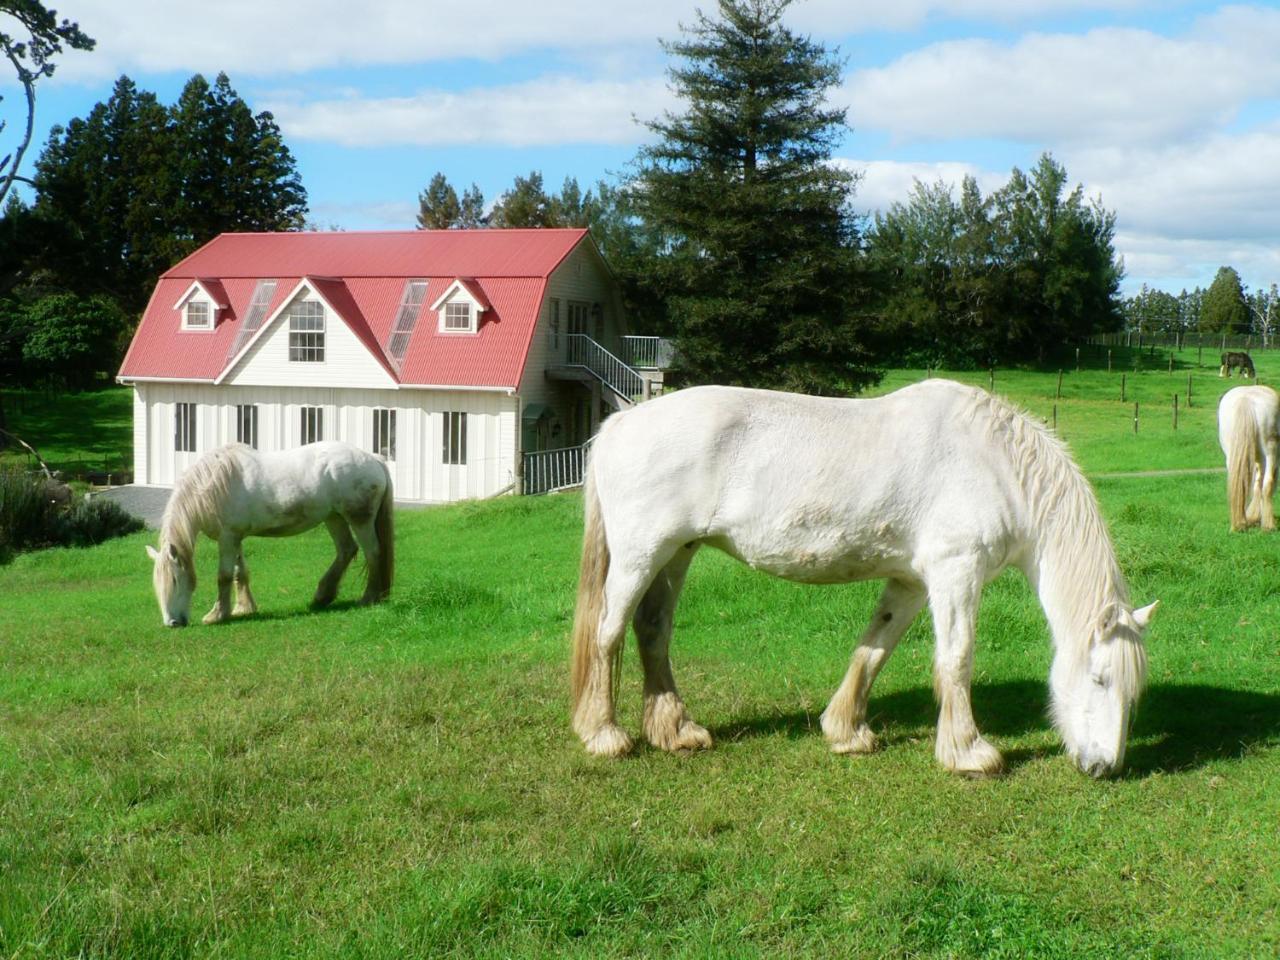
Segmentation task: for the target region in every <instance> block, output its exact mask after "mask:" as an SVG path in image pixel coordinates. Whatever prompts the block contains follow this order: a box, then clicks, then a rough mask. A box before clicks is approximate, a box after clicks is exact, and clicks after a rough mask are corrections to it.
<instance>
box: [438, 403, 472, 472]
mask: <svg viewBox="0 0 1280 960" xmlns="http://www.w3.org/2000/svg"><path fill="white" fill-rule="evenodd" d="M442 416H443V418H444V421H443V423H442V425H441V439H442V440H443V445H442V450H441V454H442V462H444V463H457V464H465V463H466V462H467V415H466V414H465V413H448V412H446V413H444V414H442Z"/></svg>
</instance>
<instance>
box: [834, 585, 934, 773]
mask: <svg viewBox="0 0 1280 960" xmlns="http://www.w3.org/2000/svg"><path fill="white" fill-rule="evenodd" d="M926 597H927V594H926V593H925V589H924V585H923V584H920V583H913V582H907V581H903V580H890V581H889V582H888V583H887V584H885V588H884V593H882V594H881V595H880V602H879V603H878V604H877V605H876V611H875V613H874V614H872V616H871V623H870V624H868V625H867V629H866V630H865V631H863V634H862V638H861V639H860V640H859V641H858V646H857V648H856V649H855V650H854V651H853V659H852V661H851V662H850V664H849V670H848V672H847V673H846V674H845V675H844V682H843V683H841V684H840V689H839V690H837V691H836V692H835V696H833V697H832V698H831V702H830V703H829V704H827V709H826V710H824V711H822V732H823V734H825V735H826V738H827V741H828V742H829V743H830V744H831V749H832V751H833V752H834V753H870V752H871V751H872V750H874V749H875V747H876V736H875V734H874V733H872V732H871V728H870V727H869V726H867V698H868V696H870V694H871V685H872V684H873V683H875V681H876V675H877V674H879V672H880V668H881V667H883V666H884V664H885V661H887V660H888V659H889V656H890V654H892V653H893V650H894V648H895V647H896V646H897V645H898V641H899V640H901V639H902V635H903V634H904V633H906V632H907V628H908V627H909V626H911V622H912V621H913V620H915V618H916V614H918V613H919V612H920V610H921V608H922V607H923V606H924V604H925V599H926Z"/></svg>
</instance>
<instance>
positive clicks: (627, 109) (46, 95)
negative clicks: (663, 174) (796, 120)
mask: <svg viewBox="0 0 1280 960" xmlns="http://www.w3.org/2000/svg"><path fill="white" fill-rule="evenodd" d="M49 5H53V6H56V7H57V9H58V12H59V14H60V15H61V16H66V17H69V18H71V19H74V20H77V21H78V22H79V23H80V25H81V27H82V28H83V29H84V30H86V31H87V32H88V33H89V34H90V35H92V36H93V37H95V38H96V39H97V41H98V47H97V49H96V50H95V51H94V52H92V53H89V54H83V53H70V54H67V55H65V56H64V57H63V59H62V61H61V65H60V66H59V69H58V72H57V74H56V75H55V76H54V77H53V78H52V79H51V80H48V81H45V82H44V83H43V84H42V86H41V87H40V90H39V97H40V99H39V104H38V116H37V145H36V146H35V147H33V150H32V153H31V155H29V157H28V162H27V164H26V167H27V168H28V169H27V172H29V168H30V164H31V161H32V160H34V155H35V154H36V153H38V148H39V145H41V144H43V142H44V140H45V139H46V137H47V132H48V129H49V127H50V126H52V125H53V124H55V123H65V122H66V121H67V120H69V119H70V118H72V117H76V116H84V115H85V114H86V113H87V112H88V111H89V110H90V109H91V108H92V106H93V105H94V103H96V102H98V101H100V100H105V99H106V98H107V97H108V96H109V95H110V91H111V86H112V84H113V82H114V80H115V78H116V77H117V76H119V75H120V74H121V73H127V74H128V75H129V76H130V77H132V78H133V79H134V80H135V81H136V82H137V83H138V84H139V85H140V86H142V87H143V88H146V89H149V90H153V91H155V92H156V93H157V94H158V95H159V96H160V97H161V99H162V100H164V101H165V102H172V101H173V100H174V99H175V98H176V96H177V92H178V91H179V90H180V89H181V87H182V84H183V83H184V82H185V81H186V80H187V79H188V78H189V77H190V76H191V75H192V74H193V73H195V72H202V73H205V74H206V75H208V76H210V77H212V76H213V75H214V74H216V73H217V72H218V71H219V70H225V71H226V72H227V73H228V75H229V76H230V77H231V81H232V84H233V86H234V87H235V88H236V90H237V91H238V92H239V93H240V95H241V96H242V97H244V98H245V99H246V100H247V101H248V102H249V103H250V105H251V106H252V107H253V108H254V109H255V110H271V111H272V112H273V113H274V114H275V116H276V119H277V121H278V122H279V124H280V126H281V128H282V129H283V131H284V134H285V139H286V142H287V143H288V144H289V146H290V148H291V149H292V150H293V152H294V154H295V155H296V156H297V158H298V166H299V170H300V172H301V174H302V179H303V183H304V184H305V186H306V188H307V191H308V194H309V197H310V205H311V218H312V220H313V221H314V222H315V223H316V224H318V225H320V226H322V227H329V226H338V227H342V228H345V229H370V228H380V229H386V228H397V229H399V228H409V227H412V225H413V223H414V215H415V213H416V210H417V196H418V192H419V191H420V190H422V188H423V187H424V186H425V185H426V183H427V181H428V180H429V179H430V178H431V176H432V175H433V174H434V173H435V172H436V171H443V172H444V173H445V174H446V176H448V178H449V179H450V181H451V182H452V183H454V185H455V186H457V187H458V188H459V190H461V189H462V188H463V187H465V186H467V185H469V184H471V183H473V182H474V183H476V184H477V185H478V186H479V187H480V189H481V190H482V191H483V193H484V195H485V198H486V200H488V201H490V202H492V201H493V200H494V199H496V198H497V197H498V195H499V194H501V192H502V191H503V190H505V189H507V188H508V187H510V185H511V183H512V180H513V179H514V178H515V176H517V175H526V174H528V173H529V172H530V171H531V170H539V171H541V172H542V174H543V177H544V179H545V182H546V184H547V186H548V187H549V188H552V189H555V188H558V187H559V185H560V184H561V183H562V182H563V180H564V178H565V177H566V176H574V177H576V178H577V179H578V182H579V183H580V184H581V185H582V186H583V187H584V188H586V187H588V186H590V185H592V184H594V183H595V182H596V181H597V180H601V179H605V180H612V179H613V178H614V177H615V176H616V175H617V174H618V173H620V172H622V171H624V170H625V169H626V167H627V164H628V162H629V161H630V159H631V158H632V157H633V156H634V154H635V151H636V148H637V147H638V146H639V145H640V144H641V143H642V142H643V141H644V138H645V137H646V130H645V128H644V127H643V125H642V124H640V123H637V122H635V119H634V118H639V119H641V120H644V119H651V118H654V117H656V116H658V115H659V114H660V113H661V112H662V111H663V110H664V109H677V110H678V109H679V106H680V105H679V103H678V101H676V100H674V99H673V97H672V96H671V93H670V91H669V90H668V88H667V85H666V80H665V75H664V70H665V67H666V65H667V61H666V59H665V56H664V54H663V53H662V50H661V48H660V47H659V44H658V38H660V37H661V38H666V39H675V38H678V36H679V34H680V31H679V24H680V23H681V22H685V23H688V22H691V21H692V20H693V18H694V11H695V9H696V8H697V7H698V6H699V5H701V6H703V7H704V8H711V7H713V6H714V4H713V3H702V4H697V3H694V2H686V0H645V2H643V3H637V2H628V0H621V2H613V3H599V2H594V3H593V2H584V0H541V2H539V3H537V4H531V3H529V2H527V0H518V2H517V0H470V2H468V3H467V4H457V3H447V4H446V3H442V2H439V0H428V2H423V0H368V2H367V3H366V4H364V5H354V4H351V3H348V2H338V0H307V2H302V0H272V2H271V3H262V2H261V0H223V2H221V3H219V4H216V5H213V6H210V5H208V4H207V3H195V2H192V0H52V3H51V4H49ZM786 19H787V22H788V23H789V24H790V25H791V26H793V28H795V29H796V30H797V31H799V32H802V33H806V34H808V35H810V36H811V37H813V38H814V39H815V40H819V41H821V42H823V43H824V44H826V45H828V46H829V47H832V48H838V49H839V52H840V54H841V55H842V56H843V57H844V58H845V60H846V65H845V76H844V82H843V84H842V85H841V87H840V88H839V89H838V90H836V91H834V92H833V95H832V99H833V102H835V103H836V104H838V105H840V106H847V107H848V111H849V112H848V118H849V123H850V126H851V128H852V129H851V130H850V132H849V133H848V135H847V136H846V137H845V140H844V143H843V144H842V145H841V146H840V148H839V149H838V150H837V151H836V153H837V158H838V160H839V162H841V163H844V164H847V165H848V166H849V167H850V168H851V169H854V170H857V171H859V172H861V173H862V174H863V179H862V181H861V184H860V186H859V190H858V196H857V206H858V208H859V209H860V210H862V211H864V212H868V213H870V212H873V211H875V210H877V209H883V208H884V207H885V206H887V205H888V204H890V203H892V202H894V201H899V200H904V199H906V197H907V194H908V191H909V190H910V188H911V185H912V181H913V178H919V179H922V180H925V181H929V182H932V181H935V180H937V179H940V178H941V179H944V180H947V181H949V182H958V180H959V178H960V177H961V176H963V175H964V174H966V173H968V174H972V175H974V176H976V177H977V178H978V181H979V183H980V184H981V185H982V187H983V189H984V191H989V190H992V189H995V188H997V187H998V186H1000V185H1001V184H1002V183H1003V182H1004V180H1005V179H1006V178H1007V176H1008V174H1009V171H1010V169H1011V168H1012V167H1013V166H1015V165H1016V166H1020V167H1022V168H1023V169H1026V168H1028V167H1029V166H1031V165H1032V164H1034V163H1035V161H1036V159H1037V158H1038V156H1039V155H1040V154H1041V153H1042V152H1044V151H1050V152H1052V153H1053V154H1054V156H1055V157H1056V158H1057V159H1058V160H1059V161H1060V162H1062V163H1063V164H1064V165H1065V166H1066V168H1067V171H1068V174H1069V175H1070V177H1071V180H1072V182H1073V183H1075V182H1079V183H1082V184H1083V185H1084V187H1085V189H1086V191H1087V192H1088V193H1089V194H1090V195H1094V196H1100V197H1101V200H1102V203H1103V205H1104V206H1105V207H1106V208H1107V209H1110V210H1114V211H1115V212H1116V214H1117V224H1118V228H1117V243H1116V245H1117V249H1118V250H1119V252H1120V253H1121V254H1122V255H1123V256H1124V258H1125V264H1126V269H1127V278H1126V280H1125V284H1124V286H1125V290H1126V291H1127V292H1132V291H1133V290H1136V289H1137V288H1138V287H1139V286H1140V285H1141V284H1143V283H1147V284H1150V285H1151V286H1154V287H1159V288H1162V289H1167V290H1170V291H1172V292H1177V291H1178V290H1180V289H1182V288H1184V287H1191V286H1195V285H1197V284H1199V285H1202V286H1207V285H1208V283H1209V282H1210V281H1211V280H1212V278H1213V275H1214V273H1215V272H1216V270H1217V269H1218V267H1219V266H1222V265H1224V264H1230V265H1232V266H1234V267H1236V268H1237V269H1238V270H1239V271H1240V273H1241V276H1242V277H1243V279H1244V280H1245V282H1246V284H1247V285H1248V286H1249V287H1251V288H1256V287H1260V286H1270V284H1271V283H1273V282H1280V9H1277V8H1276V6H1275V5H1273V4H1271V3H1266V4H1257V3H1255V4H1248V3H1245V4H1221V3H1197V2H1179V0H1163V2H1155V0H950V2H940V0H896V2H889V3H882V2H855V0H798V2H796V3H795V4H794V5H793V6H792V7H791V8H790V10H789V11H788V14H787V17H786ZM0 94H2V95H3V96H4V97H5V101H4V102H3V103H0V115H4V116H9V117H10V118H11V122H12V118H13V111H14V109H15V108H17V107H19V106H21V94H20V91H19V90H17V89H16V87H15V85H14V84H13V83H12V81H11V79H10V78H9V77H8V76H4V77H3V80H2V81H0ZM14 126H16V124H14V125H11V127H10V132H6V133H5V134H4V135H2V136H3V138H4V143H5V144H7V143H8V142H9V141H10V140H11V138H12V133H11V131H12V130H13V129H14Z"/></svg>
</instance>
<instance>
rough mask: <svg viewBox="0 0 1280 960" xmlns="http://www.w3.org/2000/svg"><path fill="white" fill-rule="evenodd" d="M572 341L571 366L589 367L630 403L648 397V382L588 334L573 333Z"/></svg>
mask: <svg viewBox="0 0 1280 960" xmlns="http://www.w3.org/2000/svg"><path fill="white" fill-rule="evenodd" d="M568 341H569V342H568V344H567V347H568V354H567V362H568V363H569V364H571V365H573V366H578V367H586V368H587V369H588V370H590V371H591V372H592V373H593V374H595V376H596V378H597V379H599V381H600V382H601V383H603V384H604V385H605V386H606V387H608V388H609V389H610V390H612V391H613V392H614V393H616V394H617V395H618V396H620V397H622V399H624V400H626V401H627V403H635V402H636V398H637V397H639V398H642V399H647V398H648V395H649V385H648V381H647V380H645V378H644V377H642V376H640V374H639V373H637V372H636V371H635V370H634V369H632V368H631V367H629V366H627V365H626V364H625V363H623V362H622V361H621V360H619V359H618V358H617V357H615V356H614V355H613V354H612V353H610V352H609V351H608V350H606V349H605V348H604V347H602V346H600V344H598V343H596V342H595V341H594V340H592V339H591V338H590V337H588V336H587V335H586V334H585V333H571V334H569V336H568Z"/></svg>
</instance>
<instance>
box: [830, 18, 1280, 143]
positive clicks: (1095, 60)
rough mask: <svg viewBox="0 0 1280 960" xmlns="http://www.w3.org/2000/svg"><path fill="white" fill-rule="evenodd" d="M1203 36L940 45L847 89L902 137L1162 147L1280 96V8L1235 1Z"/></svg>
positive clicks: (1117, 32) (858, 117) (865, 73)
mask: <svg viewBox="0 0 1280 960" xmlns="http://www.w3.org/2000/svg"><path fill="white" fill-rule="evenodd" d="M1200 33H1203V35H1204V38H1203V39H1201V38H1199V37H1200V34H1199V33H1198V34H1197V38H1196V39H1170V38H1167V37H1162V36H1159V35H1157V34H1155V33H1151V32H1148V31H1144V30H1133V29H1115V28H1108V29H1099V30H1092V31H1090V32H1088V33H1084V34H1053V35H1048V34H1028V35H1025V36H1023V37H1022V38H1020V39H1019V40H1018V41H1017V42H1016V43H1013V44H1012V45H1006V44H1003V43H997V42H995V41H992V40H986V39H971V40H957V41H950V42H946V43H938V44H934V45H931V46H928V47H924V48H922V49H920V50H916V51H913V52H911V53H908V54H906V55H904V56H903V57H901V58H899V59H898V60H896V61H894V62H893V63H891V64H890V65H888V66H886V67H883V68H879V69H870V70H862V71H858V72H856V73H854V74H853V75H852V76H851V77H850V78H849V79H848V82H847V84H846V87H845V94H846V96H847V97H848V100H849V103H850V106H851V109H850V117H851V119H852V120H853V122H854V123H856V124H858V125H859V126H862V127H872V128H875V129H879V130H883V131H885V132H887V133H889V134H890V135H891V136H892V137H893V138H894V139H895V140H896V141H898V142H903V141H918V140H951V139H974V138H998V139H1007V140H1013V141H1017V142H1020V143H1024V144H1036V145H1043V146H1047V147H1053V148H1055V149H1057V148H1060V147H1062V146H1063V145H1067V144H1073V143H1074V144H1099V145H1101V144H1114V143H1135V142H1142V143H1157V142H1161V141H1168V140H1171V139H1176V138H1181V137H1188V136H1195V135H1198V134H1200V133H1203V132H1204V131H1206V130H1211V129H1215V128H1217V127H1219V126H1220V125H1222V124H1223V123H1224V122H1226V121H1228V120H1230V119H1231V118H1232V117H1233V116H1234V114H1235V112H1236V111H1237V110H1238V109H1239V108H1240V106H1241V105H1242V104H1243V103H1245V102H1247V101H1249V100H1250V99H1253V98H1257V97H1270V96H1274V95H1276V94H1280V58H1277V57H1276V56H1275V55H1274V50H1275V49H1276V47H1277V46H1280V14H1277V13H1276V12H1275V11H1268V10H1259V9H1256V8H1232V9H1230V10H1228V11H1224V12H1223V13H1222V14H1221V15H1220V16H1218V17H1215V18H1213V19H1211V20H1209V21H1206V22H1205V29H1204V30H1203V31H1201V32H1200ZM1241 36H1248V37H1250V41H1249V42H1248V43H1247V44H1244V43H1240V42H1237V41H1238V38H1240V37H1241Z"/></svg>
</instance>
